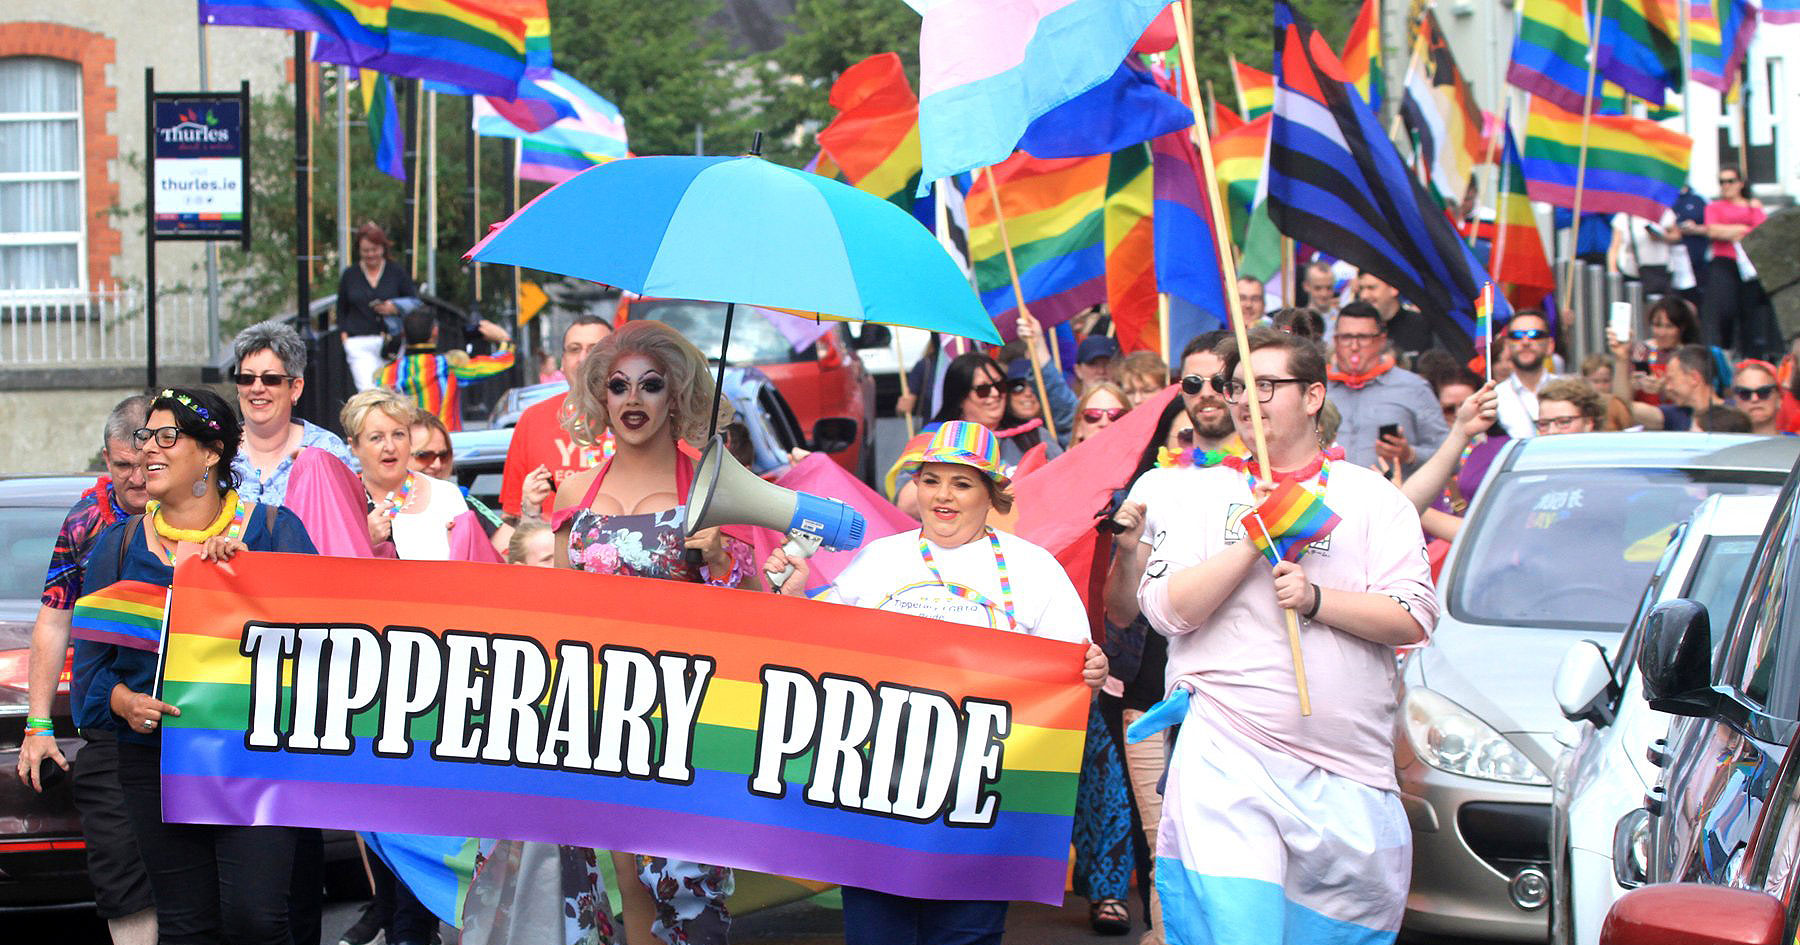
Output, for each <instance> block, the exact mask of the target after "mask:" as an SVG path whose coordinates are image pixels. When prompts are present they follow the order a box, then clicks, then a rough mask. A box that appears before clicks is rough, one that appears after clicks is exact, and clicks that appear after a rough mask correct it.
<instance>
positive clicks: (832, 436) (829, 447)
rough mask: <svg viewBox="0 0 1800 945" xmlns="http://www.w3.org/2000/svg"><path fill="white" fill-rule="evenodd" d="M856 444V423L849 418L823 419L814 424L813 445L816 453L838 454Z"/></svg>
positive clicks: (812, 447) (810, 447) (812, 448)
mask: <svg viewBox="0 0 1800 945" xmlns="http://www.w3.org/2000/svg"><path fill="white" fill-rule="evenodd" d="M855 442H856V421H855V420H852V419H850V418H849V417H821V418H819V422H817V423H815V424H813V428H812V445H811V446H809V447H808V449H811V450H812V451H813V452H815V453H836V452H838V451H839V450H845V449H849V448H850V444H852V443H855Z"/></svg>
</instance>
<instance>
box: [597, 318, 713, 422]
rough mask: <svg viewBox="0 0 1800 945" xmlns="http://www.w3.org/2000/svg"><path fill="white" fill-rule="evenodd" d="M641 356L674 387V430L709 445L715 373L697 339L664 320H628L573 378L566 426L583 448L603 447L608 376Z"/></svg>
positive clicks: (607, 419) (671, 417)
mask: <svg viewBox="0 0 1800 945" xmlns="http://www.w3.org/2000/svg"><path fill="white" fill-rule="evenodd" d="M633 354H641V355H643V356H645V357H647V358H649V359H650V360H651V361H652V362H654V363H655V364H656V366H657V368H658V369H660V370H661V371H662V373H663V380H664V381H665V382H667V384H668V390H669V429H670V430H672V431H674V433H675V436H676V437H677V438H679V439H683V440H686V441H688V443H690V444H692V445H693V446H694V447H695V448H704V447H705V446H706V430H707V427H708V425H709V424H708V423H707V412H708V411H710V410H711V409H712V397H713V376H712V372H711V370H710V366H709V365H708V364H707V362H706V356H705V355H703V354H701V353H700V349H699V348H696V347H694V345H693V342H690V341H688V340H687V339H686V338H683V337H682V336H681V333H680V332H677V331H676V330H675V329H673V328H670V327H669V326H668V325H665V324H663V323H662V322H652V321H644V322H627V323H626V324H624V325H621V326H619V330H618V331H615V332H613V333H612V334H611V335H608V336H607V338H606V340H605V341H602V342H600V344H599V346H597V347H596V348H594V350H593V351H592V352H590V353H589V354H588V356H587V358H586V359H585V360H583V361H582V362H581V370H579V371H577V372H575V376H574V377H571V378H569V397H568V401H567V402H566V406H565V407H564V410H563V418H562V424H563V429H565V430H568V431H569V435H570V436H572V437H574V438H575V442H577V443H580V444H582V445H583V446H594V447H597V446H599V445H600V438H601V437H602V436H604V435H605V433H606V429H607V427H608V425H609V424H611V422H612V419H611V418H610V417H608V416H607V415H606V379H607V377H608V376H609V375H611V374H612V372H613V365H615V364H617V363H618V362H619V360H620V359H621V358H624V357H625V356H627V355H633ZM731 418H732V409H731V401H729V400H725V399H723V398H721V399H720V401H719V429H721V430H722V429H724V428H725V425H726V424H728V423H730V422H731Z"/></svg>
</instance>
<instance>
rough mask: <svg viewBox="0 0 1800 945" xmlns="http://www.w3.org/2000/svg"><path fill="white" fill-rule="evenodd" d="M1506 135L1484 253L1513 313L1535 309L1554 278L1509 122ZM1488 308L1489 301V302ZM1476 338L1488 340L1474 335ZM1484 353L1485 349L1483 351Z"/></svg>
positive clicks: (1552, 289) (1504, 131)
mask: <svg viewBox="0 0 1800 945" xmlns="http://www.w3.org/2000/svg"><path fill="white" fill-rule="evenodd" d="M1501 133H1502V134H1504V135H1506V141H1505V143H1504V145H1503V147H1504V148H1505V151H1504V153H1503V155H1502V158H1501V164H1500V186H1499V196H1498V197H1497V199H1496V200H1495V208H1494V224H1495V227H1494V243H1493V247H1492V248H1491V249H1490V250H1489V251H1488V272H1489V273H1490V274H1492V275H1493V277H1494V281H1495V282H1498V283H1500V285H1501V287H1502V290H1503V291H1504V292H1505V294H1506V297H1507V301H1509V302H1511V303H1512V305H1513V307H1514V308H1515V309H1518V308H1536V307H1537V306H1538V305H1540V304H1541V303H1542V302H1543V301H1544V297H1545V296H1547V295H1549V294H1550V293H1551V292H1552V291H1554V290H1555V289H1556V274H1555V273H1554V272H1552V271H1551V269H1550V259H1549V257H1548V256H1546V255H1545V254H1544V241H1543V237H1542V236H1541V235H1539V231H1538V224H1537V214H1536V213H1534V212H1533V211H1532V209H1531V192H1530V190H1529V188H1528V186H1527V184H1526V180H1525V162H1524V161H1523V160H1522V159H1521V158H1520V157H1519V146H1518V145H1517V144H1515V143H1514V142H1513V133H1512V119H1511V118H1510V117H1508V118H1507V121H1506V127H1505V129H1504V130H1503V131H1502V132H1501ZM1489 304H1490V306H1491V305H1492V300H1491V299H1490V300H1489ZM1476 335H1477V337H1481V338H1485V337H1488V336H1487V335H1486V334H1484V333H1482V332H1480V331H1479V330H1478V331H1477V332H1476ZM1484 350H1485V349H1484Z"/></svg>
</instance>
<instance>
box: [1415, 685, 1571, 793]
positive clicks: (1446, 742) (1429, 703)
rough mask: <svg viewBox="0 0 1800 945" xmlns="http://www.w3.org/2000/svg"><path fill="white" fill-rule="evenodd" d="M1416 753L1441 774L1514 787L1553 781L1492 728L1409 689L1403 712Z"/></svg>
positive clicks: (1436, 698) (1428, 694)
mask: <svg viewBox="0 0 1800 945" xmlns="http://www.w3.org/2000/svg"><path fill="white" fill-rule="evenodd" d="M1401 711H1402V712H1404V713H1405V717H1406V735H1407V737H1408V738H1409V739H1410V740H1411V741H1412V746H1413V751H1414V753H1416V754H1417V755H1418V756H1419V757H1420V758H1421V759H1423V760H1424V762H1425V763H1426V764H1428V765H1430V766H1432V767H1433V768H1437V769H1438V770H1440V771H1448V772H1450V773H1451V774H1460V775H1463V776H1465V777H1470V778H1482V779H1484V780H1488V781H1505V782H1507V783H1509V784H1541V785H1546V786H1547V785H1549V783H1550V779H1549V778H1547V777H1544V772H1542V771H1540V770H1538V766H1537V765H1535V764H1532V763H1531V759H1530V758H1527V757H1525V754H1524V753H1523V752H1521V751H1519V749H1517V748H1515V747H1513V743H1512V742H1509V741H1507V740H1506V738H1505V736H1503V735H1501V734H1500V733H1499V732H1496V731H1494V729H1493V726H1491V725H1488V724H1487V723H1486V722H1483V721H1482V720H1480V719H1478V718H1476V717H1475V715H1474V713H1471V712H1470V711H1469V710H1467V709H1465V708H1463V707H1462V706H1459V705H1457V704H1456V703H1454V702H1451V701H1450V700H1449V699H1446V698H1444V697H1443V696H1440V695H1438V694H1437V693H1435V692H1432V691H1431V690H1429V689H1409V690H1407V692H1406V702H1405V704H1404V705H1403V706H1402V707H1401Z"/></svg>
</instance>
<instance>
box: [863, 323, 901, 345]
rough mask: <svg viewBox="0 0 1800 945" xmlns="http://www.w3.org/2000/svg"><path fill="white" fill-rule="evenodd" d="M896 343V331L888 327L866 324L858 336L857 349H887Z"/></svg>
mask: <svg viewBox="0 0 1800 945" xmlns="http://www.w3.org/2000/svg"><path fill="white" fill-rule="evenodd" d="M893 343H894V331H893V329H891V328H889V327H888V326H886V325H878V324H876V323H874V322H864V323H863V326H862V331H861V332H860V333H858V334H857V336H856V347H857V348H859V349H862V348H885V347H887V346H888V345H891V344H893Z"/></svg>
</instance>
